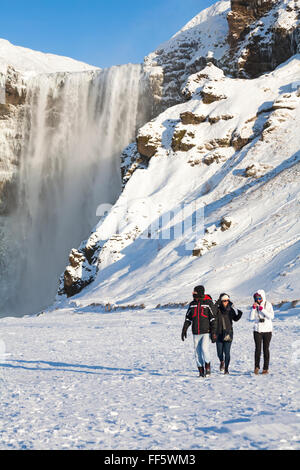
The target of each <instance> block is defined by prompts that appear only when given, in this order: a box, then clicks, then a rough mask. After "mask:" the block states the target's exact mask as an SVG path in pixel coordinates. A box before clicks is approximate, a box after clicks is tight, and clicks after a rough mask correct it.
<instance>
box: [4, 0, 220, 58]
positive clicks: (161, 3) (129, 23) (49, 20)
mask: <svg viewBox="0 0 300 470" xmlns="http://www.w3.org/2000/svg"><path fill="white" fill-rule="evenodd" d="M215 1H216V0H149V1H143V0H139V1H138V0H111V1H109V0H14V2H13V3H11V2H1V9H0V37H1V38H4V39H8V40H9V41H10V42H12V43H13V44H16V45H20V46H24V47H29V48H30V49H36V50H40V51H43V52H52V53H54V54H60V55H65V56H68V57H73V58H74V59H78V60H81V61H83V62H87V63H89V64H92V65H97V66H99V67H109V66H111V65H117V64H124V63H128V62H133V63H138V62H141V61H142V60H143V58H144V56H145V55H147V54H149V53H150V52H151V51H153V50H154V49H156V48H157V47H158V46H159V45H160V44H161V43H162V42H164V41H166V40H167V39H169V38H170V37H171V36H172V35H173V34H175V33H176V32H177V31H178V30H179V29H181V28H182V26H184V25H185V24H186V23H187V22H188V21H189V20H190V19H192V18H193V16H195V15H196V14H197V13H199V12H200V11H201V10H203V9H204V8H206V7H208V6H210V5H212V4H213V3H215Z"/></svg>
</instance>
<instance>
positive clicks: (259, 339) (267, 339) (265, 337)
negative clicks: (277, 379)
mask: <svg viewBox="0 0 300 470" xmlns="http://www.w3.org/2000/svg"><path fill="white" fill-rule="evenodd" d="M271 339H272V333H271V332H269V333H258V332H257V331H254V341H255V367H257V368H258V369H259V368H260V356H261V345H262V344H263V351H264V370H268V369H269V364H270V349H269V348H270V343H271Z"/></svg>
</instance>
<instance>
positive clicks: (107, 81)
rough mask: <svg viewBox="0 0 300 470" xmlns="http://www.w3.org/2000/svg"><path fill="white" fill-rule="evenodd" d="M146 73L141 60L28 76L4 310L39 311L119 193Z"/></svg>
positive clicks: (138, 117) (9, 228)
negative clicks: (99, 213) (125, 151)
mask: <svg viewBox="0 0 300 470" xmlns="http://www.w3.org/2000/svg"><path fill="white" fill-rule="evenodd" d="M141 77H142V68H141V66H139V65H131V64H129V65H124V66H116V67H112V68H110V69H107V70H96V71H87V72H80V73H58V74H48V75H37V76H34V77H32V78H30V79H29V80H28V85H27V102H26V108H25V116H24V128H23V135H24V138H23V142H24V143H23V149H22V154H21V159H20V161H21V166H20V171H19V181H18V188H19V201H18V208H17V210H16V211H15V213H14V214H12V215H11V216H10V217H8V218H7V220H6V224H5V229H4V231H5V235H6V244H7V245H9V249H8V250H7V253H9V258H10V259H9V260H8V259H6V262H7V265H8V266H6V268H7V272H6V271H5V272H6V274H5V282H6V285H5V289H2V292H5V295H3V297H4V298H2V302H3V301H5V302H4V306H5V309H6V311H5V313H10V314H14V315H23V314H26V313H35V312H37V311H40V310H41V309H42V308H45V307H46V306H48V305H49V304H50V303H51V302H52V301H53V300H54V298H55V294H56V291H57V287H58V279H59V276H60V274H61V272H62V271H63V270H64V268H65V266H66V264H68V254H69V252H70V250H71V249H72V248H74V247H77V246H79V244H80V242H81V241H82V240H84V239H85V238H87V237H88V236H89V234H90V231H91V230H92V228H93V227H94V225H95V224H96V223H97V217H96V208H97V206H98V205H99V204H101V203H110V204H113V203H114V202H115V201H116V199H117V198H118V196H119V194H120V192H121V176H120V154H121V152H122V150H123V149H124V147H126V146H127V145H128V144H129V143H130V142H131V141H133V140H134V138H135V134H136V130H137V127H138V126H140V125H142V124H143V123H144V122H143V121H146V119H147V117H148V116H146V115H144V116H143V112H141V105H140V102H141V100H140V98H141V96H142V90H141V88H142V86H141V83H142V79H141ZM3 308H4V307H2V310H3ZM2 313H3V312H2Z"/></svg>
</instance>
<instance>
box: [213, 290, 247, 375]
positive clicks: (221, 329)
mask: <svg viewBox="0 0 300 470" xmlns="http://www.w3.org/2000/svg"><path fill="white" fill-rule="evenodd" d="M216 308H217V311H216V328H215V329H216V337H215V338H214V339H215V340H216V345H217V354H218V358H219V360H220V371H222V372H223V371H224V373H225V374H229V363H230V350H231V345H232V341H233V327H232V324H233V321H235V322H237V321H239V320H240V318H241V317H242V315H243V312H241V310H236V309H235V307H234V306H233V303H232V302H231V301H230V297H229V295H227V294H225V293H224V294H221V295H220V297H219V300H218V301H217V302H216ZM224 359H225V360H224Z"/></svg>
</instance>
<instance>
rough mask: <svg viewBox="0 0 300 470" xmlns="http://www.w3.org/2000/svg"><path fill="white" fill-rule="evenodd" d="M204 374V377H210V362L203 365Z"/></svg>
mask: <svg viewBox="0 0 300 470" xmlns="http://www.w3.org/2000/svg"><path fill="white" fill-rule="evenodd" d="M205 372H206V375H211V368H210V362H206V363H205Z"/></svg>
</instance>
